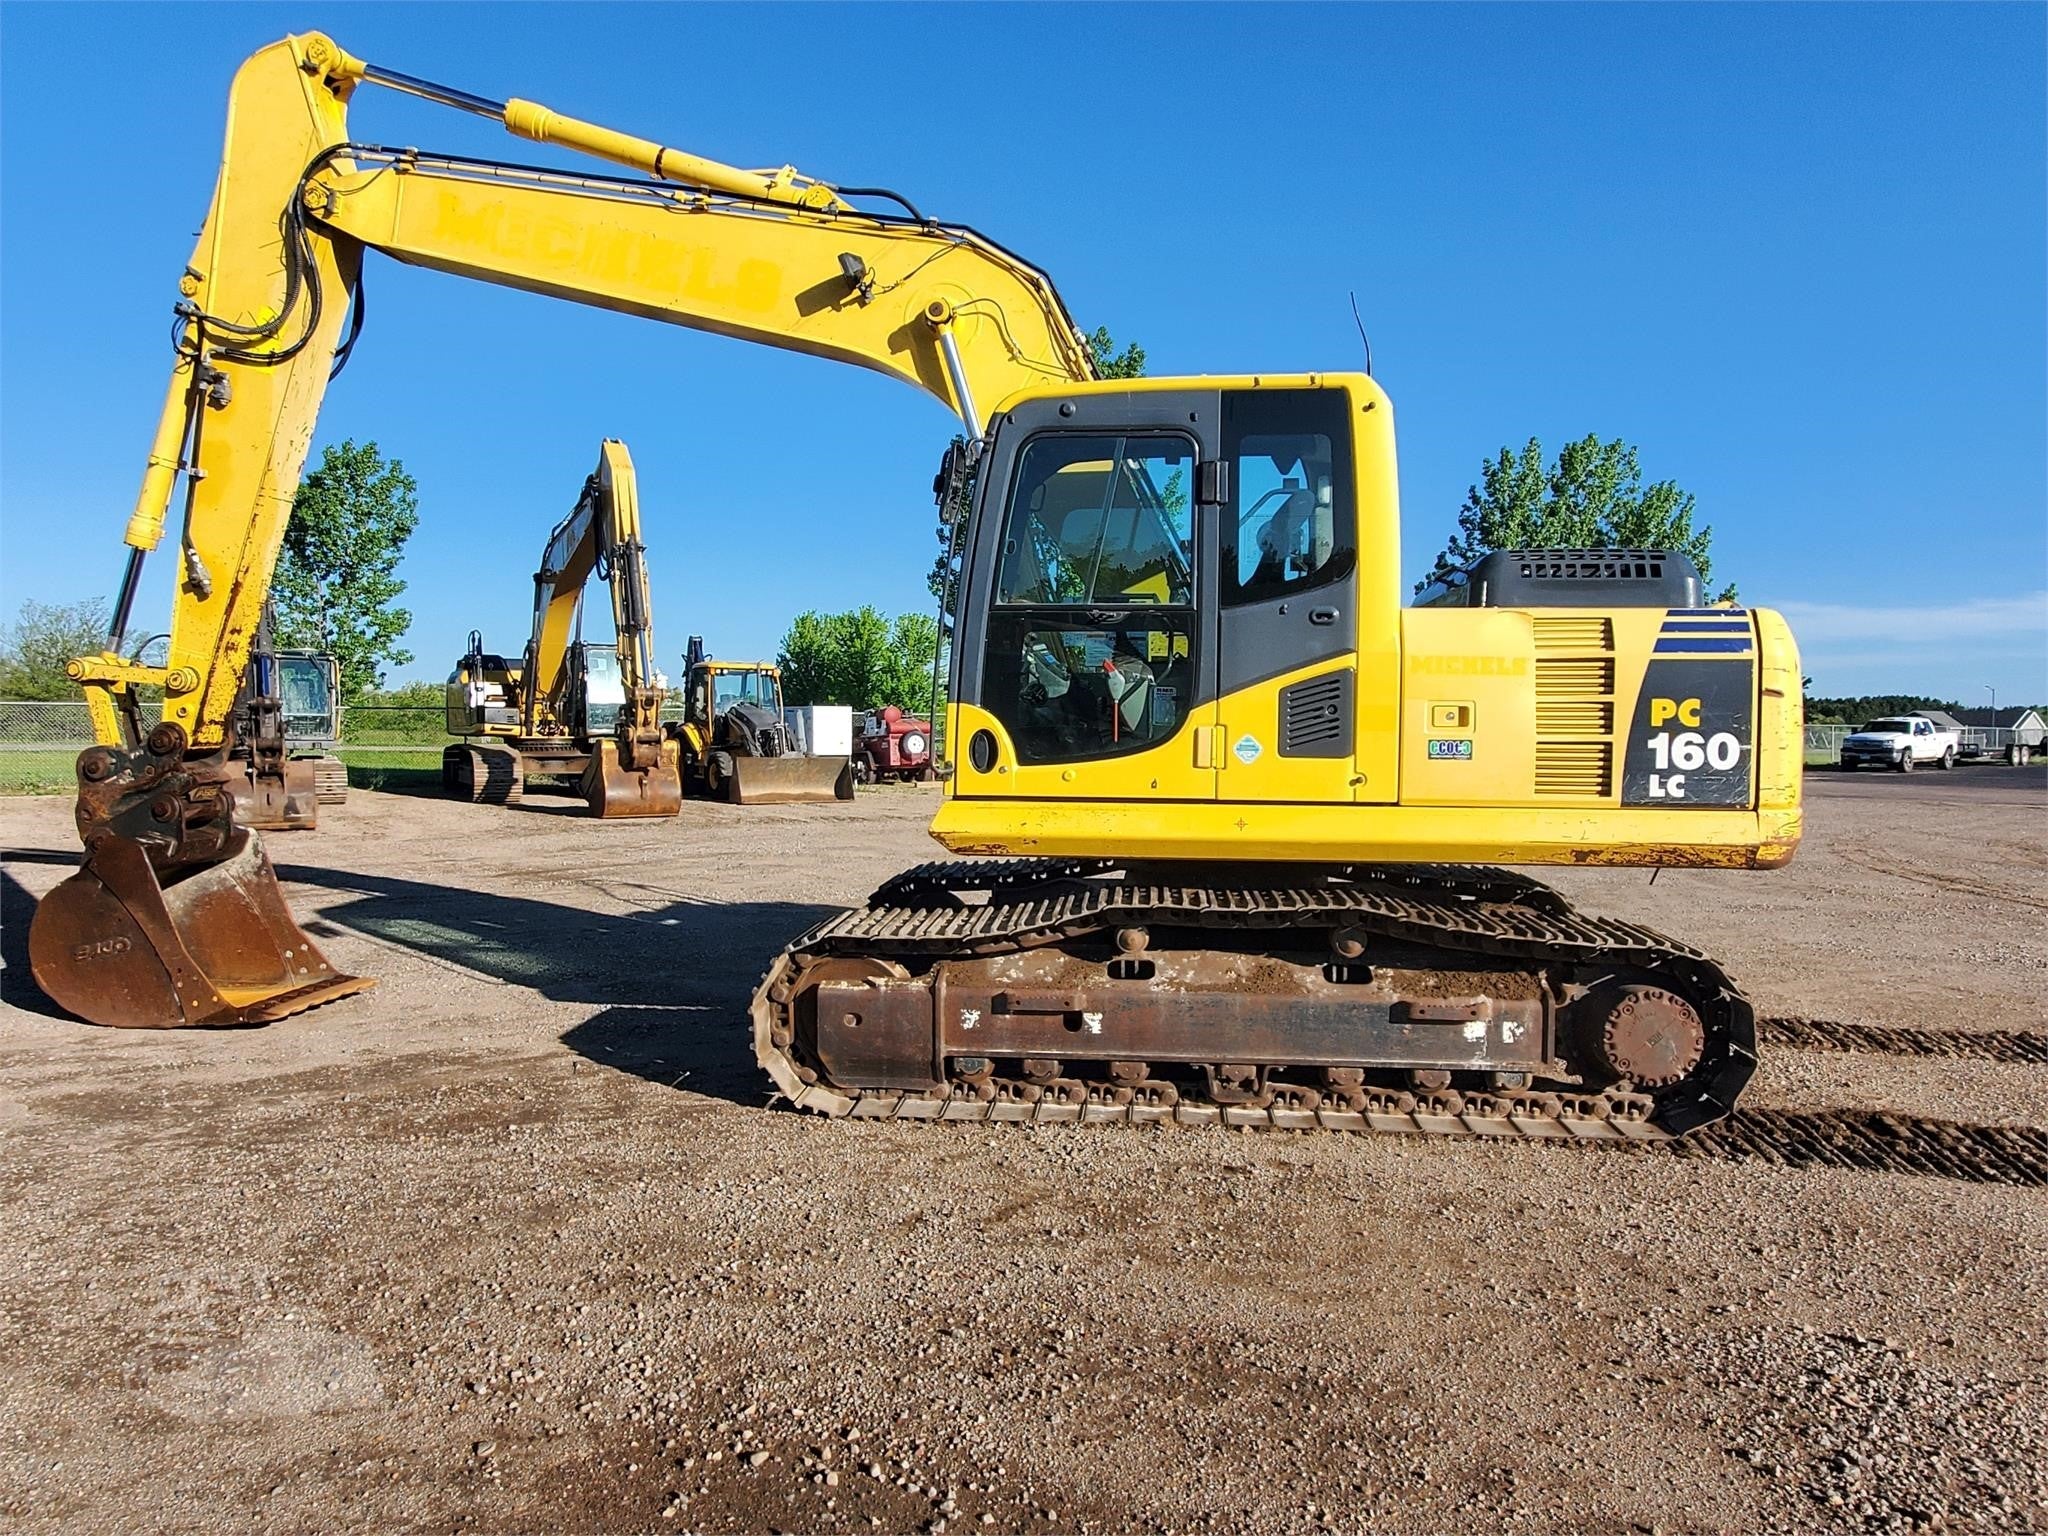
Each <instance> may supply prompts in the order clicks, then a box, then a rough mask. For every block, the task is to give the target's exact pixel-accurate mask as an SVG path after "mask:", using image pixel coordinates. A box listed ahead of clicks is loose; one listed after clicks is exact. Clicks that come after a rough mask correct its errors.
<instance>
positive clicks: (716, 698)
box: [711, 671, 782, 715]
mask: <svg viewBox="0 0 2048 1536" xmlns="http://www.w3.org/2000/svg"><path fill="white" fill-rule="evenodd" d="M711 698H712V710H713V712H714V713H716V714H721V715H722V714H724V713H725V712H726V711H727V710H728V709H730V708H732V706H733V705H735V704H758V705H760V706H761V707H762V708H763V709H780V708H781V707H782V701H781V700H780V699H778V698H777V697H776V696H775V674H774V673H773V672H765V671H763V672H714V673H713V674H712V675H711Z"/></svg>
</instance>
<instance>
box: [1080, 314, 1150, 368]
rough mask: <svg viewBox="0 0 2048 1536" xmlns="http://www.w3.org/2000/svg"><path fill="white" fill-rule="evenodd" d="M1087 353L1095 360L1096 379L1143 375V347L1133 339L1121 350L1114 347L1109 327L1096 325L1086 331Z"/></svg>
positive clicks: (1114, 343)
mask: <svg viewBox="0 0 2048 1536" xmlns="http://www.w3.org/2000/svg"><path fill="white" fill-rule="evenodd" d="M1088 355H1089V356H1090V357H1092V358H1093V359H1094V360H1095V376H1096V377H1097V378H1098V379H1141V378H1143V377H1144V376H1145V349H1144V348H1143V347H1141V346H1139V345H1138V344H1137V343H1136V342H1135V341H1133V342H1130V343H1128V344H1127V345H1126V346H1125V347H1124V349H1123V351H1121V352H1119V351H1117V349H1116V342H1115V341H1114V340H1112V339H1111V337H1110V334H1109V327H1108V326H1106V325H1098V326H1097V327H1095V329H1094V330H1092V331H1090V332H1089V333H1088Z"/></svg>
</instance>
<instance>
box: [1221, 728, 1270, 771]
mask: <svg viewBox="0 0 2048 1536" xmlns="http://www.w3.org/2000/svg"><path fill="white" fill-rule="evenodd" d="M1230 750H1231V751H1233V752H1235V753H1236V754H1237V760H1238V761H1239V762H1240V763H1243V764H1244V765H1245V766H1246V767H1250V766H1251V765H1252V764H1253V763H1256V762H1257V761H1258V760H1259V754H1260V753H1261V752H1263V751H1265V750H1266V749H1265V748H1264V747H1262V746H1260V745H1259V738H1258V737H1256V736H1254V735H1252V734H1251V733H1250V732H1246V733H1245V734H1244V735H1242V736H1240V737H1238V738H1237V745H1236V746H1234V747H1232V748H1231V749H1230Z"/></svg>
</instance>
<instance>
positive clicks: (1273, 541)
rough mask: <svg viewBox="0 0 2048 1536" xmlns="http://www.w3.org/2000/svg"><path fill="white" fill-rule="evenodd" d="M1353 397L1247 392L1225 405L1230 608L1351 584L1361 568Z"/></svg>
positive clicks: (1281, 391) (1332, 392) (1323, 392)
mask: <svg viewBox="0 0 2048 1536" xmlns="http://www.w3.org/2000/svg"><path fill="white" fill-rule="evenodd" d="M1345 400H1346V396H1345V394H1344V392H1343V391H1341V390H1334V389H1273V390H1237V391H1232V392H1231V393H1230V394H1229V395H1227V396H1225V399H1224V414H1223V423H1224V454H1225V456H1226V458H1228V459H1229V460H1230V461H1231V477H1230V479H1231V497H1230V501H1229V504H1228V506H1227V507H1226V509H1225V517H1224V528H1223V586H1224V593H1223V597H1224V601H1225V602H1226V603H1231V604H1237V603H1251V602H1260V601H1265V600H1268V599H1271V598H1276V597H1285V596H1287V595H1288V594H1290V593H1292V592H1297V591H1306V590H1307V589H1309V588H1311V587H1318V586H1322V585H1324V584H1326V583H1328V582H1332V581H1338V580H1341V579H1342V578H1343V577H1345V576H1346V575H1348V574H1349V573H1350V571H1351V569H1352V567H1353V565H1355V564H1356V563H1357V549H1358V535H1357V524H1356V513H1355V511H1354V509H1353V500H1354V498H1353V495H1352V485H1351V428H1350V417H1349V415H1348V413H1347V411H1346V408H1345Z"/></svg>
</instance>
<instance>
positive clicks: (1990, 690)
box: [1984, 683, 1998, 730]
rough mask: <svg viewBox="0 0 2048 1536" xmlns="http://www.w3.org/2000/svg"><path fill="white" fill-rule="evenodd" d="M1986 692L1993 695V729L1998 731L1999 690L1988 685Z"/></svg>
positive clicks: (1985, 686) (1985, 688)
mask: <svg viewBox="0 0 2048 1536" xmlns="http://www.w3.org/2000/svg"><path fill="white" fill-rule="evenodd" d="M1984 691H1985V692H1986V693H1988V694H1990V695H1991V728H1992V729H1993V730H1996V729H1998V689H1997V688H1996V687H1995V686H1994V685H1992V684H1990V683H1986V684H1985V685H1984Z"/></svg>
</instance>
